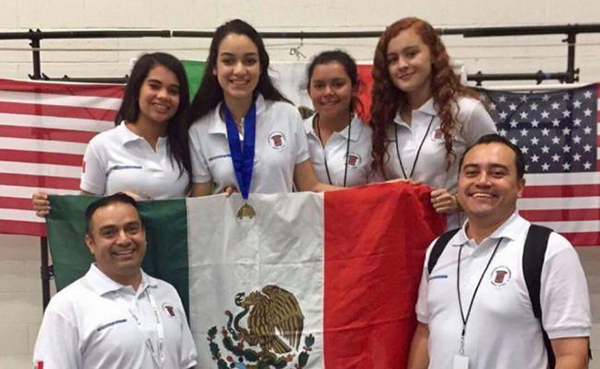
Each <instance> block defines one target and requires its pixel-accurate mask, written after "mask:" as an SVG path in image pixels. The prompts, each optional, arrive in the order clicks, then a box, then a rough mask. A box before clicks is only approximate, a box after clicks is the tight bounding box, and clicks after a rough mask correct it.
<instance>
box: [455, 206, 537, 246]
mask: <svg viewBox="0 0 600 369" xmlns="http://www.w3.org/2000/svg"><path fill="white" fill-rule="evenodd" d="M468 224H469V221H468V220H467V221H466V222H465V224H464V225H463V226H462V228H461V229H460V231H459V232H458V233H457V236H456V237H453V239H452V240H451V244H452V246H460V245H464V244H466V243H467V242H469V237H468V236H467V226H468ZM524 227H527V221H526V220H525V219H523V218H522V217H521V216H520V215H519V213H518V212H516V211H515V212H514V213H513V214H512V215H511V216H510V217H509V218H508V219H507V220H506V221H505V222H504V223H502V225H500V227H498V228H497V229H496V230H495V231H494V232H493V233H492V234H491V235H490V236H488V237H487V238H489V239H496V240H497V239H499V238H506V239H508V240H511V241H514V240H515V239H516V237H517V236H518V235H520V234H522V232H521V231H522V230H523V228H524Z"/></svg>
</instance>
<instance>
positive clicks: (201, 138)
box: [188, 19, 333, 197]
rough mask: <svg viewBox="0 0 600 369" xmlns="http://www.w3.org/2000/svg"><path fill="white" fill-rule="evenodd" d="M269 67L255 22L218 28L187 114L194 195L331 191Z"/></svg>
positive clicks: (299, 121) (230, 24)
mask: <svg viewBox="0 0 600 369" xmlns="http://www.w3.org/2000/svg"><path fill="white" fill-rule="evenodd" d="M268 68H269V55H268V54H267V51H266V49H265V46H264V44H263V41H262V39H261V38H260V36H259V35H258V32H256V30H255V29H254V28H253V27H252V26H251V25H249V24H248V23H246V22H244V21H242V20H239V19H235V20H232V21H228V22H226V23H224V24H223V25H221V26H219V27H218V28H217V30H216V32H215V36H214V37H213V39H212V42H211V44H210V50H209V55H208V60H207V65H206V73H205V74H204V77H203V78H202V82H201V84H200V88H199V90H198V93H197V95H196V98H195V99H194V101H193V102H192V104H191V106H190V114H189V117H188V119H189V120H188V124H189V125H190V128H189V138H190V155H191V158H192V196H203V195H209V194H212V193H221V192H224V191H226V192H228V193H231V192H232V191H237V190H239V191H240V192H242V195H243V196H244V197H246V196H247V195H248V193H250V192H252V193H280V192H291V191H292V190H293V189H294V187H295V189H296V190H298V191H323V190H326V189H332V188H333V187H332V186H329V185H327V184H324V183H320V182H319V181H318V180H317V177H316V176H315V173H314V170H313V167H312V164H311V163H310V160H309V159H310V154H309V151H308V143H307V140H306V135H305V133H304V129H303V126H302V118H301V117H300V114H299V113H298V110H297V109H296V108H295V107H294V106H293V105H292V104H291V103H289V101H288V100H287V99H285V98H284V97H283V95H282V94H281V93H280V92H279V91H278V90H277V89H276V88H275V87H274V85H273V83H272V81H271V78H270V77H269V75H268ZM232 163H233V165H232ZM236 168H237V169H236ZM242 173H244V174H243V175H242ZM238 176H239V177H240V178H239V180H238ZM240 181H241V184H240Z"/></svg>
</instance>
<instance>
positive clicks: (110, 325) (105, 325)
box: [96, 319, 127, 332]
mask: <svg viewBox="0 0 600 369" xmlns="http://www.w3.org/2000/svg"><path fill="white" fill-rule="evenodd" d="M125 322H127V319H119V320H115V321H114V322H110V323H107V324H104V325H101V326H99V327H98V328H96V332H101V331H103V330H105V329H106V328H109V327H112V326H113V325H117V324H121V323H125Z"/></svg>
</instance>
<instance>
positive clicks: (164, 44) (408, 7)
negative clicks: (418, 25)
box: [0, 0, 600, 82]
mask: <svg viewBox="0 0 600 369" xmlns="http://www.w3.org/2000/svg"><path fill="white" fill-rule="evenodd" d="M174 4H175V5H174ZM2 5H3V7H2V12H0V31H1V30H5V31H16V30H21V31H26V30H28V29H29V28H33V29H38V28H39V29H42V30H44V31H47V30H64V29H118V28H120V29H125V28H128V29H132V28H151V29H187V30H213V29H214V28H215V27H216V26H217V25H219V24H221V23H222V22H223V21H224V20H227V19H231V18H235V17H241V18H243V19H246V20H248V21H249V22H251V23H252V24H253V25H255V26H256V27H257V28H258V29H259V30H264V31H269V30H270V31H285V30H297V31H298V30H305V31H310V30H324V31H333V30H382V29H383V28H384V27H385V26H386V25H388V24H389V23H391V22H393V21H394V20H396V19H398V18H401V17H403V16H408V15H416V16H419V17H422V18H424V19H427V20H429V21H430V22H431V23H432V24H434V25H435V26H438V27H466V26H506V25H548V24H568V23H593V22H600V2H598V1H596V0H575V1H564V0H561V1H559V0H532V1H520V0H503V1H484V0H462V1H458V0H447V1H441V0H408V1H406V0H405V1H398V0H370V1H358V0H353V1H346V0H343V1H342V0H329V1H322V0H300V1H298V0H296V1H285V0H284V1H282V0H255V1H241V0H230V1H216V0H212V1H206V0H204V1H198V0H175V1H171V2H165V1H156V0H128V1H121V0H119V1H115V0H105V1H93V0H85V1H81V0H3V1H2ZM562 39H564V36H562V35H555V36H532V37H521V38H515V37H508V38H506V37H503V38H475V39H463V38H462V36H444V41H445V42H446V44H447V46H448V49H449V51H450V53H451V55H452V56H453V57H454V58H456V59H460V60H462V61H464V62H465V63H466V65H467V67H468V71H469V72H477V71H479V70H482V71H483V72H484V73H502V72H537V71H538V70H540V69H542V70H543V71H544V72H562V71H565V70H566V47H565V45H564V43H562V42H561V40H562ZM578 41H579V42H580V45H579V46H578V47H577V59H576V64H577V67H579V68H580V69H581V80H582V81H584V82H595V81H597V80H598V79H600V34H589V35H580V36H579V37H578ZM375 42H376V40H375V39H356V40H333V41H332V40H306V41H305V42H304V46H303V47H302V49H301V50H302V51H303V53H304V54H305V55H306V56H307V57H310V56H311V55H313V54H314V53H315V52H316V51H319V50H322V49H326V48H331V47H340V46H342V47H345V48H347V49H348V51H350V52H351V53H352V54H353V55H354V56H355V57H356V58H357V59H359V60H365V61H368V60H371V59H372V54H373V48H374V45H375ZM298 44H299V40H268V41H267V45H269V50H270V52H271V55H272V57H273V59H274V60H279V61H283V60H288V61H293V60H295V57H293V56H290V55H289V48H290V46H297V45H298ZM42 47H47V48H57V47H61V48H79V49H81V48H101V49H104V50H106V49H115V50H119V49H120V50H123V49H132V48H133V49H136V50H137V51H101V52H90V51H85V52H43V53H42V61H43V66H42V71H43V72H45V73H46V74H48V75H50V76H53V77H60V76H62V75H64V74H69V75H70V76H123V75H124V74H125V73H127V72H128V70H129V67H130V66H129V60H130V59H131V58H132V57H135V56H136V55H138V54H139V53H140V52H141V50H140V49H145V50H160V49H163V50H165V49H169V50H170V51H171V52H172V53H174V54H175V55H177V56H179V57H181V58H186V59H204V58H205V57H206V54H207V52H206V49H207V47H208V40H205V39H182V38H177V39H157V38H147V39H121V40H117V39H104V40H93V39H90V40H78V41H67V40H58V41H57V40H47V41H42ZM6 48H23V49H24V50H27V49H28V41H27V40H20V41H0V77H8V78H27V74H28V73H31V72H32V65H31V52H29V51H8V50H4V49H6Z"/></svg>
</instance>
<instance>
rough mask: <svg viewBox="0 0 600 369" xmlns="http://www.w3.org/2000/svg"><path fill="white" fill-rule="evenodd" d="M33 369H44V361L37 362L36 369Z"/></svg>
mask: <svg viewBox="0 0 600 369" xmlns="http://www.w3.org/2000/svg"><path fill="white" fill-rule="evenodd" d="M33 369H44V362H43V361H36V362H35V367H34V368H33Z"/></svg>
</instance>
